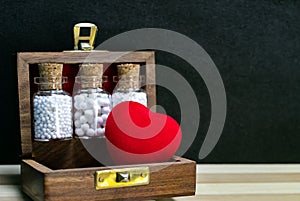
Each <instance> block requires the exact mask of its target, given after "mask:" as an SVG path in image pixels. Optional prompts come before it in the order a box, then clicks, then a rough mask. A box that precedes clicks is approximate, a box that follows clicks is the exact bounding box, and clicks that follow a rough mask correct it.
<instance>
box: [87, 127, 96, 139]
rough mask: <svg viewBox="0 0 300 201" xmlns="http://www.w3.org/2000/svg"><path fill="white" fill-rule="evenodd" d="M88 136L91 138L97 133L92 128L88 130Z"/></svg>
mask: <svg viewBox="0 0 300 201" xmlns="http://www.w3.org/2000/svg"><path fill="white" fill-rule="evenodd" d="M86 134H87V135H88V136H90V137H91V136H94V135H95V131H94V129H91V128H90V129H88V130H87V132H86Z"/></svg>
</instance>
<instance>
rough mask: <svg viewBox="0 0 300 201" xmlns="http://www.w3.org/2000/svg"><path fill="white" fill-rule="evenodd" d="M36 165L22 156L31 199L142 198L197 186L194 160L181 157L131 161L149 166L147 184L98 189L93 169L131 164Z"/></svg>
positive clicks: (181, 193)
mask: <svg viewBox="0 0 300 201" xmlns="http://www.w3.org/2000/svg"><path fill="white" fill-rule="evenodd" d="M36 165H38V166H39V168H41V166H43V165H41V164H38V163H36V162H33V161H32V160H24V161H23V162H22V164H21V166H22V186H23V190H24V192H25V193H27V194H28V195H29V196H30V197H32V198H33V199H34V200H51V201H52V200H54V201H55V200H57V201H60V200H99V201H101V200H143V199H154V198H155V199H156V198H162V197H173V196H186V195H194V193H195V188H196V164H195V162H194V161H190V160H187V159H184V158H177V159H176V161H174V162H165V163H152V164H140V165H134V167H138V166H147V167H149V168H150V171H151V175H150V180H151V181H150V184H149V185H145V186H138V187H126V188H119V189H104V190H100V191H97V190H96V189H95V186H94V173H95V171H99V170H105V169H110V168H126V167H132V166H113V167H93V168H74V169H61V170H53V171H50V172H47V173H45V172H41V171H39V170H38V169H37V168H36ZM30 178H34V179H30ZM38 186H39V187H38Z"/></svg>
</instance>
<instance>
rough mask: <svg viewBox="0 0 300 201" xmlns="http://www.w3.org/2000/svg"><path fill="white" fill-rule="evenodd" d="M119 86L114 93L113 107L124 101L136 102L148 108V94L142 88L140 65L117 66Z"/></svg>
mask: <svg viewBox="0 0 300 201" xmlns="http://www.w3.org/2000/svg"><path fill="white" fill-rule="evenodd" d="M117 68H118V77H117V80H116V79H115V81H117V82H118V83H117V85H116V87H115V89H114V91H113V93H112V107H115V106H116V105H117V104H119V103H121V102H123V101H135V102H138V103H141V104H143V105H145V106H146V107H147V93H146V91H145V90H144V89H142V88H141V83H142V76H140V73H139V72H140V65H139V64H120V65H117Z"/></svg>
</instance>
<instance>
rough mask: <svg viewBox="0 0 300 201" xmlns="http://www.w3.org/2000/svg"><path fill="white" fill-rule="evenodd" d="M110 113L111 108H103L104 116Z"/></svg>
mask: <svg viewBox="0 0 300 201" xmlns="http://www.w3.org/2000/svg"><path fill="white" fill-rule="evenodd" d="M109 112H110V108H109V107H103V108H102V114H108V113H109Z"/></svg>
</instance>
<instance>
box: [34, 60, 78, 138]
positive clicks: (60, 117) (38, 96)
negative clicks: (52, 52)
mask: <svg viewBox="0 0 300 201" xmlns="http://www.w3.org/2000/svg"><path fill="white" fill-rule="evenodd" d="M52 68H54V70H57V68H62V64H48V63H46V64H40V75H41V77H35V78H34V83H35V84H37V85H38V91H37V92H36V93H35V94H34V95H33V114H34V140H36V141H50V140H66V139H72V136H73V125H72V97H71V95H70V94H69V93H67V92H66V91H64V90H63V89H62V85H63V84H64V83H66V82H67V81H68V79H67V77H63V76H53V75H54V74H55V73H53V72H52V70H53V69H52ZM45 69H46V71H47V72H46V73H45V72H44V71H43V70H45ZM50 72H51V73H50ZM51 75H52V76H51ZM56 75H61V73H57V74H56Z"/></svg>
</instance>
